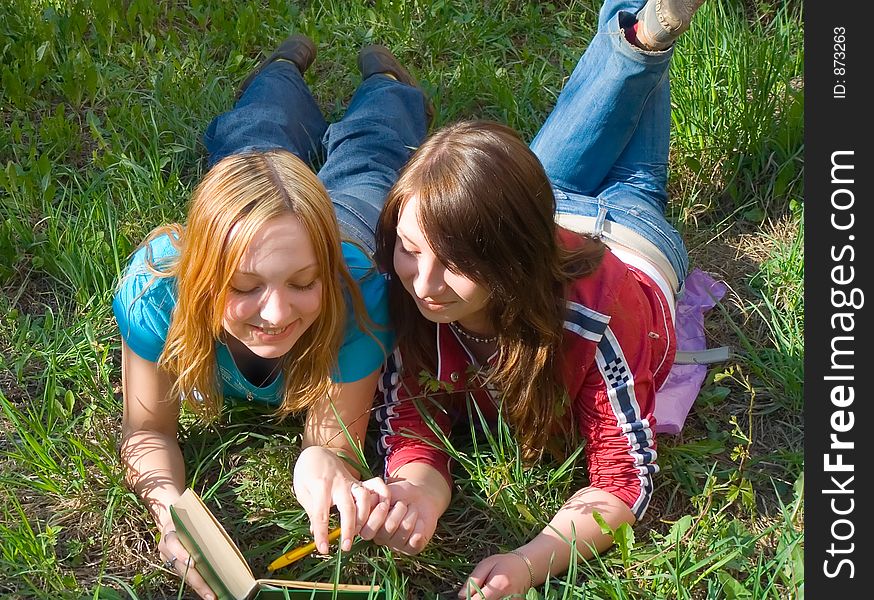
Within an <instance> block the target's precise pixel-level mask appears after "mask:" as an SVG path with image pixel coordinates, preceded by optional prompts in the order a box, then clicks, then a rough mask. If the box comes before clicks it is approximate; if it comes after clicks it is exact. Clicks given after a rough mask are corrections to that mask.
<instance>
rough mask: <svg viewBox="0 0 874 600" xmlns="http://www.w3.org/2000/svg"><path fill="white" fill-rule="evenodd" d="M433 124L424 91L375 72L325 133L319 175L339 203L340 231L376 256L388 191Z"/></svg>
mask: <svg viewBox="0 0 874 600" xmlns="http://www.w3.org/2000/svg"><path fill="white" fill-rule="evenodd" d="M427 128H428V121H427V117H426V116H425V96H424V94H423V92H422V90H420V89H418V88H415V87H411V86H409V85H405V84H403V83H400V82H398V81H395V80H394V79H392V78H390V77H387V76H385V75H371V76H370V77H368V78H367V79H365V80H364V81H363V82H362V83H361V85H360V86H358V89H357V90H356V92H355V95H354V96H353V97H352V101H351V102H350V104H349V108H347V109H346V114H345V115H344V116H343V118H342V119H341V120H340V121H338V122H336V123H333V124H331V125H330V126H329V127H328V131H327V132H326V133H325V137H324V140H323V145H324V147H325V152H326V158H325V164H324V165H323V166H322V168H321V170H320V171H319V178H321V180H322V183H324V184H325V187H326V188H327V190H328V194H329V195H330V196H331V200H332V201H333V202H334V210H335V211H336V213H337V220H338V221H339V224H340V232H341V233H342V234H343V235H344V236H345V237H346V238H351V239H353V240H355V241H358V242H360V243H361V244H362V245H363V246H364V247H365V248H367V250H368V251H369V252H370V253H371V254H372V253H373V252H374V251H375V246H376V242H375V236H376V223H377V221H378V220H379V213H380V211H381V210H382V206H383V204H384V203H385V197H386V194H387V193H388V191H389V189H390V188H391V186H392V185H393V184H394V182H395V181H396V180H397V177H398V172H399V171H400V169H401V167H403V166H404V165H405V164H406V162H407V160H408V159H409V157H410V155H411V154H412V152H413V150H415V149H416V148H417V147H418V146H419V144H421V143H422V140H423V139H424V138H425V134H426V132H427Z"/></svg>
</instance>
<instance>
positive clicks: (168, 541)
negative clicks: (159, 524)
mask: <svg viewBox="0 0 874 600" xmlns="http://www.w3.org/2000/svg"><path fill="white" fill-rule="evenodd" d="M171 536H172V537H171ZM163 538H164V540H163V541H164V543H163V544H162V545H163V548H162V550H161V557H162V558H163V559H164V560H165V561H172V563H173V570H174V571H175V572H176V574H177V575H179V577H181V578H182V580H183V581H184V582H185V583H186V584H188V585H189V586H190V587H191V589H193V590H194V591H195V593H196V594H197V595H198V596H200V597H201V598H203V599H204V600H215V593H213V591H212V589H211V588H210V587H209V585H208V584H207V583H206V581H205V580H204V579H203V577H202V576H201V575H200V573H198V571H197V568H196V565H195V563H194V559H193V558H191V555H189V554H188V552H187V551H186V550H185V547H184V546H183V545H182V542H180V541H179V538H178V536H177V535H176V532H175V531H171V532H170V533H169V534H166V535H164V536H163ZM165 566H166V565H165Z"/></svg>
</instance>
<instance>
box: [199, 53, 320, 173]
mask: <svg viewBox="0 0 874 600" xmlns="http://www.w3.org/2000/svg"><path fill="white" fill-rule="evenodd" d="M327 127H328V124H327V123H326V122H325V118H324V117H323V116H322V112H321V110H319V107H318V105H317V104H316V101H315V99H314V98H313V95H312V93H311V92H310V90H309V87H307V84H306V82H305V81H304V79H303V77H302V76H301V74H300V71H298V68H297V66H296V65H294V64H293V63H291V62H288V61H285V60H277V61H274V62H272V63H270V64H269V65H267V67H265V68H264V70H263V71H261V73H260V74H259V75H258V76H257V77H256V78H255V79H254V80H252V82H251V83H250V84H249V87H247V88H246V91H245V92H244V93H243V95H242V96H241V97H240V99H239V100H238V101H237V103H236V104H235V105H234V107H233V108H232V109H231V110H229V111H227V112H225V113H222V114H220V115H219V116H217V117H215V118H214V119H213V120H212V121H211V122H210V124H209V126H208V127H207V128H206V133H204V136H203V139H204V144H205V145H206V149H207V152H208V153H209V158H208V161H207V166H208V167H212V166H213V165H214V164H215V163H217V162H218V161H220V160H221V159H222V158H224V157H226V156H228V155H230V154H236V153H238V152H244V151H246V150H268V149H272V148H284V149H286V150H288V151H289V152H292V153H293V154H295V155H296V156H297V157H298V158H300V159H302V160H303V161H304V162H306V163H307V164H312V162H313V161H314V160H315V159H316V158H317V157H318V156H319V152H320V150H321V146H320V141H321V139H322V136H323V135H324V134H325V131H326V129H327Z"/></svg>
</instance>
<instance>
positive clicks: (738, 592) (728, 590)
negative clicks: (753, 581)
mask: <svg viewBox="0 0 874 600" xmlns="http://www.w3.org/2000/svg"><path fill="white" fill-rule="evenodd" d="M716 578H717V579H718V580H719V583H721V584H722V591H723V592H725V598H726V600H740V599H742V598H752V597H753V594H752V592H750V591H749V590H748V589H746V588H745V587H744V586H743V584H741V582H740V581H738V580H737V579H735V578H734V577H732V576H731V575H729V574H728V573H726V572H725V571H720V572H719V573H717V574H716Z"/></svg>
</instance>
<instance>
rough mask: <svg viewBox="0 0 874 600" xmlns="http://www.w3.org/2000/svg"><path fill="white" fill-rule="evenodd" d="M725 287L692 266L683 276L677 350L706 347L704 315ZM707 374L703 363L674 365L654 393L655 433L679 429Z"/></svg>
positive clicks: (677, 321)
mask: <svg viewBox="0 0 874 600" xmlns="http://www.w3.org/2000/svg"><path fill="white" fill-rule="evenodd" d="M727 290H728V286H727V285H726V284H725V283H724V282H722V281H716V280H715V279H713V278H712V277H711V276H710V275H708V274H707V273H705V272H704V271H702V270H701V269H693V270H692V272H691V273H689V275H688V277H686V282H685V290H684V291H683V295H682V296H681V297H680V298H679V299H678V300H677V309H676V315H677V318H676V321H675V323H674V326H675V328H676V330H677V350H682V351H687V352H688V351H695V350H704V349H706V348H707V340H706V339H705V337H704V314H705V313H707V312H708V311H709V310H710V309H711V308H713V307H714V306H715V305H716V303H717V302H718V301H719V300H720V299H721V298H722V297H723V296H724V295H725V292H726V291H727ZM706 376H707V365H678V364H675V365H674V366H673V367H672V368H671V371H670V373H668V378H667V379H666V380H665V383H664V385H662V387H661V388H660V389H659V390H658V391H657V392H656V403H655V418H656V426H655V432H656V433H671V434H677V433H679V432H680V430H681V429H682V428H683V423H684V422H685V421H686V415H688V414H689V410H690V409H691V408H692V404H694V402H695V398H697V397H698V392H700V391H701V385H702V384H703V383H704V378H705V377H706Z"/></svg>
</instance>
